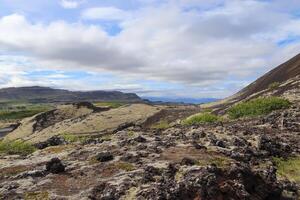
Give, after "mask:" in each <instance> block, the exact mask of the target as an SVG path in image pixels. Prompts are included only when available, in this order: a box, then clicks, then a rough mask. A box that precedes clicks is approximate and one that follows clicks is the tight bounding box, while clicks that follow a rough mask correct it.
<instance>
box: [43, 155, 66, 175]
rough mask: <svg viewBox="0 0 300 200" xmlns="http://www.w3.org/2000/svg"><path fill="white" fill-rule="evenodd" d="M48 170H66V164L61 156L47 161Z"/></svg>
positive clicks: (55, 171)
mask: <svg viewBox="0 0 300 200" xmlns="http://www.w3.org/2000/svg"><path fill="white" fill-rule="evenodd" d="M46 171H48V172H50V173H53V174H59V173H63V172H65V166H64V165H63V164H62V162H61V160H60V159H59V158H52V159H51V160H50V161H49V162H47V163H46Z"/></svg>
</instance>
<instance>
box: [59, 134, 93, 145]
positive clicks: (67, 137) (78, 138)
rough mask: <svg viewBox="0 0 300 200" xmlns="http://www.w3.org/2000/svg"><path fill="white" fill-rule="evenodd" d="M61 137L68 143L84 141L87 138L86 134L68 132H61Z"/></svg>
mask: <svg viewBox="0 0 300 200" xmlns="http://www.w3.org/2000/svg"><path fill="white" fill-rule="evenodd" d="M62 137H63V138H64V139H65V140H66V141H67V142H69V143H75V142H80V143H84V142H85V141H87V140H88V139H89V137H88V136H80V135H73V134H69V133H65V134H62Z"/></svg>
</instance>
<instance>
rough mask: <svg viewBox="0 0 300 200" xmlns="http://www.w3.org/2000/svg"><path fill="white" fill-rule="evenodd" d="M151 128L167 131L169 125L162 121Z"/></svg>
mask: <svg viewBox="0 0 300 200" xmlns="http://www.w3.org/2000/svg"><path fill="white" fill-rule="evenodd" d="M151 128H153V129H167V128H170V124H169V123H168V122H167V121H165V120H162V121H160V122H158V123H156V124H154V125H152V126H151Z"/></svg>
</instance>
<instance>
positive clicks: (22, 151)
mask: <svg viewBox="0 0 300 200" xmlns="http://www.w3.org/2000/svg"><path fill="white" fill-rule="evenodd" d="M34 151H36V148H35V147H34V146H33V145H31V144H29V143H26V142H22V141H13V142H6V141H2V142H0V153H3V154H8V155H22V156H26V155H29V154H32V153H33V152H34Z"/></svg>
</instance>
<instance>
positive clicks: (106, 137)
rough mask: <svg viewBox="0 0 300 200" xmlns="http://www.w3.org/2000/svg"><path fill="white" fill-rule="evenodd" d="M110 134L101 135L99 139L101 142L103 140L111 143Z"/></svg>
mask: <svg viewBox="0 0 300 200" xmlns="http://www.w3.org/2000/svg"><path fill="white" fill-rule="evenodd" d="M112 137H113V136H112V134H109V135H103V136H102V137H101V139H102V140H104V141H111V140H112Z"/></svg>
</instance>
